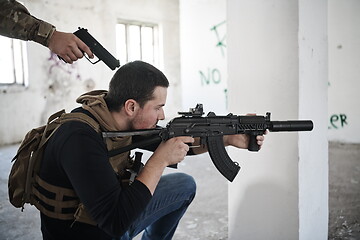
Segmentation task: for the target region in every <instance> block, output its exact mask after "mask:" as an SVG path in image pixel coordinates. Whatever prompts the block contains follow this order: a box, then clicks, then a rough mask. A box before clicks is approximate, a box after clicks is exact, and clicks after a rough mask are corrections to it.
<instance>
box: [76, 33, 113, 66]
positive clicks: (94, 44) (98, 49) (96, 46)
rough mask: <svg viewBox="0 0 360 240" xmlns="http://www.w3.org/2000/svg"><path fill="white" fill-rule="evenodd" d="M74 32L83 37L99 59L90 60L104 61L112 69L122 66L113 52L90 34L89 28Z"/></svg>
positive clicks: (82, 39)
mask: <svg viewBox="0 0 360 240" xmlns="http://www.w3.org/2000/svg"><path fill="white" fill-rule="evenodd" d="M74 34H75V35H76V36H77V37H78V38H80V39H81V41H83V42H84V43H85V44H86V45H87V46H88V47H89V48H90V50H91V51H92V52H93V53H94V55H95V56H96V57H97V58H98V59H99V60H97V61H96V62H92V61H90V60H89V59H88V58H87V57H86V56H85V57H86V59H88V60H89V62H91V63H92V64H96V63H98V62H99V61H100V60H101V61H103V62H104V63H105V64H106V65H107V66H108V67H109V68H110V69H111V70H115V68H117V67H120V61H119V60H118V59H116V58H115V57H114V56H113V55H111V53H109V52H108V51H107V50H106V49H105V48H104V47H103V46H102V45H101V44H100V43H99V42H98V41H97V40H96V39H95V38H94V37H93V36H91V35H90V33H89V32H88V30H87V29H85V28H80V27H79V30H77V31H76V32H74Z"/></svg>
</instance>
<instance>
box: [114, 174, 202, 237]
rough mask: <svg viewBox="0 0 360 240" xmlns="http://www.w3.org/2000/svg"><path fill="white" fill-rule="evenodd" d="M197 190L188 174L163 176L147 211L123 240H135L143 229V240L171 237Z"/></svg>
mask: <svg viewBox="0 0 360 240" xmlns="http://www.w3.org/2000/svg"><path fill="white" fill-rule="evenodd" d="M195 193H196V183H195V181H194V179H193V177H191V176H189V175H187V174H184V173H171V174H167V175H164V176H162V177H161V179H160V182H159V184H158V186H157V187H156V190H155V192H154V195H153V197H152V199H151V201H150V202H149V204H148V206H147V207H146V209H145V211H144V212H143V213H142V214H141V215H140V217H139V218H138V219H137V220H136V221H135V222H134V223H133V224H132V225H131V226H130V228H129V230H128V231H127V232H126V233H125V234H124V235H123V236H122V237H121V238H120V240H128V239H132V238H133V237H135V236H136V235H137V234H139V233H140V232H141V231H143V230H145V231H144V233H143V235H142V240H148V239H153V240H155V239H156V240H158V239H161V240H167V239H171V238H172V237H173V235H174V233H175V230H176V227H177V226H178V224H179V221H180V219H181V217H182V216H183V215H184V213H185V211H186V209H187V208H188V206H189V205H190V203H191V202H192V200H193V199H194V197H195Z"/></svg>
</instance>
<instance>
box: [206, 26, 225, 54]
mask: <svg viewBox="0 0 360 240" xmlns="http://www.w3.org/2000/svg"><path fill="white" fill-rule="evenodd" d="M225 23H226V21H222V22H221V23H219V24H216V25H214V26H213V27H212V28H210V31H214V33H215V35H216V40H217V43H216V47H219V48H220V50H221V55H222V56H223V57H224V56H225V50H224V49H225V48H226V44H225V39H226V34H225V33H224V35H223V36H222V37H220V34H219V31H218V28H219V27H221V26H225V25H224V24H225Z"/></svg>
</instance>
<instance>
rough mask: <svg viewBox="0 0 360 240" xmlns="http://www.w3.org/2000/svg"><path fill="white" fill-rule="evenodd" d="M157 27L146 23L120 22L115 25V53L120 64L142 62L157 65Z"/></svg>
mask: <svg viewBox="0 0 360 240" xmlns="http://www.w3.org/2000/svg"><path fill="white" fill-rule="evenodd" d="M156 32H157V26H156V25H154V24H148V23H130V22H121V23H118V24H117V25H116V53H117V57H118V58H119V60H120V64H125V63H127V62H130V61H134V60H142V61H144V62H148V63H150V64H153V65H155V66H156V65H158V53H157V52H158V51H157V45H158V44H156Z"/></svg>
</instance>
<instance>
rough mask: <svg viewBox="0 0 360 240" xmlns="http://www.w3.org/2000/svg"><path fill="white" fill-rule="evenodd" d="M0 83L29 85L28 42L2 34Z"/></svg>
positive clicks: (0, 42)
mask: <svg viewBox="0 0 360 240" xmlns="http://www.w3.org/2000/svg"><path fill="white" fill-rule="evenodd" d="M0 53H1V54H0V72H1V78H0V85H23V86H27V85H28V81H27V56H26V42H25V41H21V40H17V39H11V38H8V37H3V36H0Z"/></svg>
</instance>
